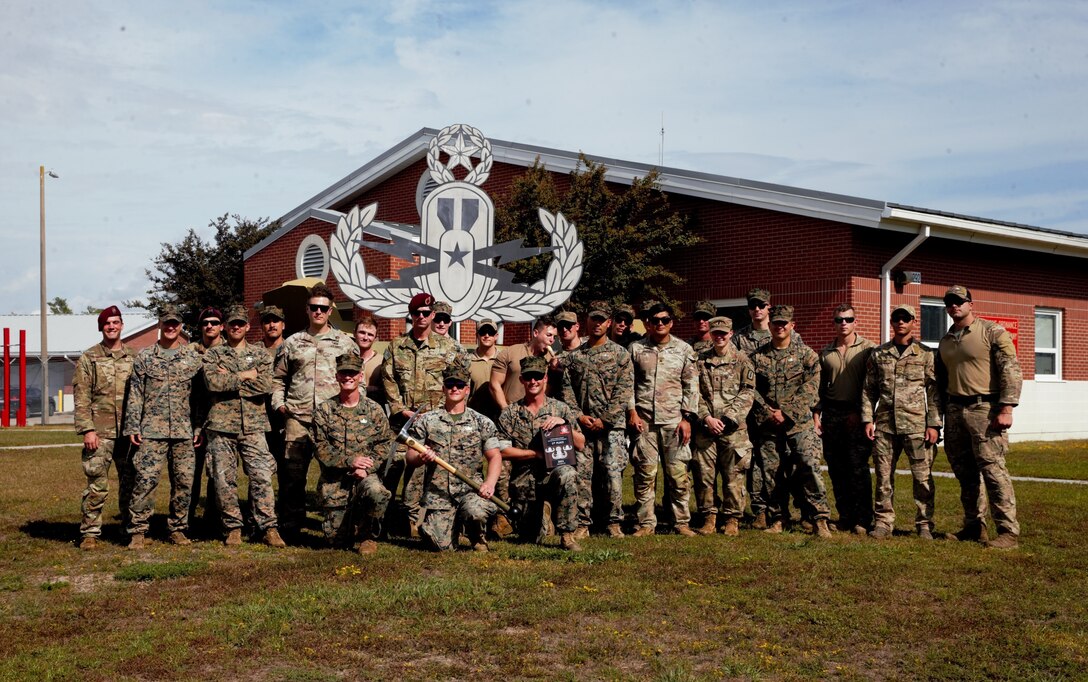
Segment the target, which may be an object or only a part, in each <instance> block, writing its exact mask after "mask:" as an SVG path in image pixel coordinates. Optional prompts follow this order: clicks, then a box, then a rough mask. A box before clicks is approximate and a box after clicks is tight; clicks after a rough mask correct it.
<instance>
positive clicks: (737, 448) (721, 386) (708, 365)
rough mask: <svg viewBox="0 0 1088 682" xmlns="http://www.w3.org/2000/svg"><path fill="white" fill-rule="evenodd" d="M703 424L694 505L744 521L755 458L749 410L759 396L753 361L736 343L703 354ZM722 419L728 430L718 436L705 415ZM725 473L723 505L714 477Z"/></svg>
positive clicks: (699, 365)
mask: <svg viewBox="0 0 1088 682" xmlns="http://www.w3.org/2000/svg"><path fill="white" fill-rule="evenodd" d="M696 366H697V368H698V371H699V408H698V416H699V424H698V426H696V427H695V429H694V436H693V437H694V444H695V455H694V457H693V460H692V462H693V464H694V467H693V469H694V478H695V504H696V506H697V509H698V511H699V513H700V514H702V515H703V516H704V518H705V517H707V516H710V515H715V514H717V513H718V512H719V511H720V513H721V514H722V515H724V516H729V517H734V518H737V519H739V518H740V517H741V515H742V514H743V512H744V484H745V474H746V472H747V470H748V466H749V464H750V463H751V461H752V443H751V441H750V440H749V438H748V413H749V412H750V411H751V409H752V403H753V401H754V400H755V388H756V375H755V370H754V369H753V367H752V361H751V360H749V359H748V356H746V355H745V354H744V353H742V352H741V351H739V350H737V349H736V348H735V347H734V346H733V345H729V346H727V347H726V352H725V353H724V354H723V355H718V354H717V352H716V351H715V349H714V347H713V345H712V346H711V348H710V350H707V351H704V352H703V353H701V354H700V355H699V359H698V363H697V365H696ZM707 417H715V418H717V419H721V420H722V421H723V422H724V423H725V425H726V428H725V430H724V431H723V432H722V433H720V434H718V435H716V436H715V435H714V434H712V433H711V432H710V430H709V429H708V428H707V426H706V422H705V420H706V418H707ZM717 475H720V476H721V477H722V488H723V490H722V498H721V500H722V507H721V509H720V510H719V509H717V508H716V507H715V504H714V498H715V495H714V492H715V490H714V489H715V485H716V484H715V480H716V477H717Z"/></svg>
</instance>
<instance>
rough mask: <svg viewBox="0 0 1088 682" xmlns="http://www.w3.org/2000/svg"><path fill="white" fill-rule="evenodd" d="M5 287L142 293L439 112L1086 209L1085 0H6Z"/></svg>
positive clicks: (79, 297)
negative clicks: (42, 267)
mask: <svg viewBox="0 0 1088 682" xmlns="http://www.w3.org/2000/svg"><path fill="white" fill-rule="evenodd" d="M0 19H2V26H3V28H2V29H0V30H2V32H3V40H0V120H2V121H3V133H4V134H3V135H0V206H2V207H3V211H2V212H0V238H2V239H3V244H4V246H3V248H2V249H0V271H2V272H3V273H4V274H5V276H4V277H3V280H2V281H0V312H3V313H8V312H24V313H29V312H35V311H37V310H38V307H39V306H38V166H39V164H44V165H46V167H47V168H52V169H54V170H55V171H56V172H57V173H58V174H59V175H60V176H61V177H60V179H58V180H49V182H48V185H47V187H46V192H47V209H46V213H47V221H48V238H47V243H48V282H49V297H50V298H52V297H53V296H62V297H65V298H67V299H68V300H69V301H70V302H71V303H72V305H73V307H74V308H77V309H82V308H83V307H85V306H86V305H88V304H93V305H96V306H105V305H109V304H111V303H115V302H119V301H120V300H122V299H128V298H134V297H139V296H141V295H142V294H143V293H144V291H145V290H146V288H147V283H146V278H145V276H144V268H145V267H147V265H148V264H149V262H150V261H151V259H153V258H154V256H155V255H156V254H157V253H158V252H159V250H160V244H161V243H162V242H176V241H178V240H180V239H181V238H182V237H183V236H184V234H185V232H186V231H187V230H188V229H189V228H196V229H198V230H199V231H202V232H204V231H205V227H206V225H207V224H208V222H209V220H211V219H212V218H214V217H215V216H218V215H222V214H224V213H239V214H241V215H244V216H249V217H257V216H271V217H277V216H279V215H282V214H283V213H284V212H286V211H288V210H289V209H291V208H293V207H294V206H296V205H297V204H299V203H300V202H302V201H304V200H305V199H306V198H307V197H310V196H312V195H313V194H315V193H316V192H318V191H320V190H321V189H323V188H324V187H326V186H328V185H329V184H331V183H332V182H334V181H335V180H338V179H339V178H341V177H343V176H344V175H346V174H348V173H349V172H351V171H352V170H354V169H355V168H357V167H359V166H361V165H363V164H364V163H366V162H367V161H368V160H370V159H371V158H373V157H374V156H376V155H377V154H379V153H381V152H382V151H384V150H386V149H388V148H389V147H391V146H392V145H394V144H396V143H397V142H399V141H400V140H402V139H404V138H405V137H407V136H409V135H411V134H412V133H414V132H415V131H417V130H418V129H419V128H422V127H424V126H429V127H433V128H441V127H443V126H446V125H449V124H452V123H468V124H471V125H473V126H475V127H477V128H480V129H481V130H482V131H483V132H484V134H485V135H488V136H491V137H495V138H499V139H506V140H514V141H519V142H525V143H530V144H538V145H544V146H549V147H556V148H560V149H568V150H583V151H586V152H588V153H591V154H598V155H601V156H606V157H616V158H622V159H628V160H633V161H641V162H646V163H656V162H657V158H658V144H659V129H660V127H661V117H662V114H664V120H665V129H666V135H665V164H666V165H668V166H675V167H681V168H690V169H694V170H701V171H706V172H712V173H721V174H725V175H732V176H739V177H744V178H750V179H754V180H763V181H767V182H776V183H782V184H787V185H794V186H798V187H804V188H809V189H816V190H825V191H830V192H838V193H842V194H849V195H855V196H860V197H865V198H870V199H881V200H887V201H893V202H897V203H903V204H910V205H917V206H924V207H927V208H933V209H939V210H944V211H952V212H958V213H966V214H970V215H977V216H983V217H987V218H996V219H1001V220H1011V221H1016V222H1022V223H1027V224H1031V225H1038V226H1040V227H1048V228H1054V229H1060V230H1068V231H1073V232H1080V233H1088V127H1086V126H1085V125H1084V123H1083V121H1084V111H1085V110H1086V106H1085V105H1086V104H1088V87H1085V86H1086V85H1088V41H1085V40H1084V36H1085V35H1088V4H1085V3H1081V2H1056V1H1055V2H1047V3H1038V2H1000V1H995V2H956V3H949V2H909V3H908V2H833V1H827V2H818V3H801V2H793V3H785V2H762V3H758V4H756V3H721V2H659V3H655V2H638V1H628V2H622V3H621V2H612V3H588V2H569V1H564V0H555V1H552V2H548V3H540V2H496V3H487V2H462V3H458V2H450V1H445V2H431V1H429V0H416V1H414V2H412V1H407V2H406V1H399V2H365V3H359V2H342V3H338V2H321V3H304V2H290V3H288V2H184V3H165V2H146V1H145V2H124V1H121V2H110V3H67V2H62V3H54V4H43V3H38V2H27V1H24V0H9V1H8V2H6V3H5V4H4V7H3V9H0Z"/></svg>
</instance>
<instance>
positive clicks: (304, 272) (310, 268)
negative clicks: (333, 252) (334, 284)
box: [295, 234, 329, 280]
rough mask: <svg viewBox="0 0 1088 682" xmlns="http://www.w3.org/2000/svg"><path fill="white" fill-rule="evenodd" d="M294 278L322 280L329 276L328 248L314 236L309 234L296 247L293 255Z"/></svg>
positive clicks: (319, 238)
mask: <svg viewBox="0 0 1088 682" xmlns="http://www.w3.org/2000/svg"><path fill="white" fill-rule="evenodd" d="M295 276H296V277H299V278H302V277H316V278H318V279H321V280H324V279H326V278H327V277H328V276H329V246H328V245H327V244H326V243H325V240H324V239H322V238H321V237H318V236H317V235H316V234H311V235H310V236H309V237H306V238H305V239H303V240H302V243H301V244H299V245H298V253H296V254H295Z"/></svg>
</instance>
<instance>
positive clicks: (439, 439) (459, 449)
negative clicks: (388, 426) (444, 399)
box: [409, 408, 509, 509]
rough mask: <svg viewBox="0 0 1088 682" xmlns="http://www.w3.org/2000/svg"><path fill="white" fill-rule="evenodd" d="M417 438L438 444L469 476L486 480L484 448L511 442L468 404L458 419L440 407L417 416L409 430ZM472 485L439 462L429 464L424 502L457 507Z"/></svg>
mask: <svg viewBox="0 0 1088 682" xmlns="http://www.w3.org/2000/svg"><path fill="white" fill-rule="evenodd" d="M409 432H410V433H411V435H412V437H413V438H415V439H416V440H418V441H419V442H421V443H426V444H427V445H429V446H431V447H432V448H434V450H435V452H437V453H438V456H439V457H441V458H442V459H444V460H446V461H447V462H449V463H450V464H451V465H453V467H454V468H455V469H457V470H458V471H461V472H462V473H464V474H465V475H466V476H469V477H472V478H476V479H477V481H479V482H483V478H481V476H480V474H481V472H482V470H483V462H484V451H485V450H493V449H497V450H501V449H503V448H504V447H507V446H508V445H509V441H504V440H502V439H501V438H500V437H499V433H498V431H497V430H496V428H495V423H494V422H492V421H491V420H490V419H488V418H487V417H485V416H483V415H482V414H480V413H479V412H477V411H476V410H473V409H471V408H466V409H465V411H464V413H463V414H462V415H461V418H460V419H457V420H454V418H453V416H452V415H451V414H450V413H449V412H446V410H444V409H442V408H439V409H437V410H432V411H430V412H426V413H424V414H422V415H420V416H419V418H418V419H416V422H415V423H414V424H412V428H411V429H410V431H409ZM471 492H473V491H472V488H470V487H468V485H467V484H465V483H464V482H463V481H461V480H460V479H458V478H457V477H456V476H453V475H452V474H450V473H449V472H448V471H446V470H445V469H442V468H439V467H438V465H437V464H428V465H427V469H426V472H425V473H424V477H423V499H422V501H421V504H422V506H424V507H426V508H428V509H455V508H456V507H457V500H458V499H460V498H461V497H462V496H463V495H466V494H468V493H471Z"/></svg>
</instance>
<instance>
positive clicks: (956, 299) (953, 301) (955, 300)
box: [944, 297, 967, 308]
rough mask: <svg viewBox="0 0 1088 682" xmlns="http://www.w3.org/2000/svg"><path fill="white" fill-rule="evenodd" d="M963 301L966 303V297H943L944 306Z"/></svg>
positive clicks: (959, 303)
mask: <svg viewBox="0 0 1088 682" xmlns="http://www.w3.org/2000/svg"><path fill="white" fill-rule="evenodd" d="M964 303H967V299H965V298H954V297H949V298H946V299H944V307H946V308H947V307H949V306H953V305H963V304H964Z"/></svg>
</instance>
